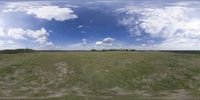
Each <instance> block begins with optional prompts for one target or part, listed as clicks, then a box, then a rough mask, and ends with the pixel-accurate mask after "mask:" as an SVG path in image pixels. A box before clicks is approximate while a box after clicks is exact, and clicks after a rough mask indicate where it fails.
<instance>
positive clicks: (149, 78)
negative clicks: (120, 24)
mask: <svg viewBox="0 0 200 100" xmlns="http://www.w3.org/2000/svg"><path fill="white" fill-rule="evenodd" d="M199 95H200V53H183V52H182V53H179V52H137V51H135V52H131V51H127V52H125V51H112V52H31V53H16V54H0V99H9V100H10V99H13V100H15V99H20V100H21V99H24V100H28V99H42V100H66V99H69V100H90V99H91V100H102V99H103V100H108V99H109V100H121V99H125V100H134V98H135V100H165V99H170V100H171V99H174V98H175V99H174V100H183V98H193V99H195V98H198V97H199ZM137 97H142V98H141V99H138V98H137ZM146 98H148V99H146ZM190 100H192V99H190ZM195 100H196V99H195Z"/></svg>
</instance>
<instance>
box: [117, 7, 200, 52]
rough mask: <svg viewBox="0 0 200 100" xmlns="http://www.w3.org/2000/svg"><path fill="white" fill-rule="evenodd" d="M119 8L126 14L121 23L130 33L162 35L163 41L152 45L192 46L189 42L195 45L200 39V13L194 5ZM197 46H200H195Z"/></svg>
mask: <svg viewBox="0 0 200 100" xmlns="http://www.w3.org/2000/svg"><path fill="white" fill-rule="evenodd" d="M117 12H118V13H120V14H122V13H123V14H124V16H123V17H122V18H121V19H120V20H119V24H121V25H124V26H126V27H127V29H128V30H129V32H130V34H131V36H133V37H142V36H144V35H146V34H147V35H148V36H149V37H150V38H161V39H162V40H163V41H161V42H160V43H158V42H154V43H153V45H151V46H155V47H156V48H159V49H184V48H187V49H190V48H189V47H190V46H188V45H192V46H194V45H196V43H199V42H200V28H199V27H200V15H199V14H197V13H196V12H199V9H197V8H195V7H185V6H184V7H182V6H165V7H146V8H145V7H144V8H140V7H132V6H131V7H130V6H128V7H125V8H121V9H118V10H117ZM183 42H184V43H183ZM169 44H170V45H174V46H173V47H174V48H170V47H169V46H170V45H169ZM148 46H149V45H148ZM171 47H172V46H171ZM197 47H200V46H196V47H195V48H197ZM195 48H194V47H193V49H195ZM199 49H200V48H199Z"/></svg>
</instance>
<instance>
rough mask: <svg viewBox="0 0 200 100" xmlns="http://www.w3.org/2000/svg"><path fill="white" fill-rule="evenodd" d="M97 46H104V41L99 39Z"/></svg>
mask: <svg viewBox="0 0 200 100" xmlns="http://www.w3.org/2000/svg"><path fill="white" fill-rule="evenodd" d="M95 46H103V41H97V42H96V45H95Z"/></svg>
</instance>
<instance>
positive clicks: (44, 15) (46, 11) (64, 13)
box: [2, 2, 78, 21]
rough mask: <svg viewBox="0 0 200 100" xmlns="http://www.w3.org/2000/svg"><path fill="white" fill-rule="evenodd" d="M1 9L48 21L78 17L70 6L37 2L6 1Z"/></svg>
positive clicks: (5, 11)
mask: <svg viewBox="0 0 200 100" xmlns="http://www.w3.org/2000/svg"><path fill="white" fill-rule="evenodd" d="M2 11H3V12H4V13H9V12H25V13H26V14H28V15H33V16H35V17H36V18H40V19H45V20H49V21H50V20H56V21H65V20H70V19H76V18H78V16H77V15H76V14H74V11H73V10H72V9H70V8H67V7H63V8H61V7H59V6H52V5H47V4H37V3H22V2H20V3H8V4H7V5H6V6H5V7H4V9H3V10H2Z"/></svg>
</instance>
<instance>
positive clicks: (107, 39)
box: [96, 37, 115, 46]
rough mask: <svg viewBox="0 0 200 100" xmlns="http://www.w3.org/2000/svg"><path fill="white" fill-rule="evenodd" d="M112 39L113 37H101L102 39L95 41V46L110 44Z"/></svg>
mask: <svg viewBox="0 0 200 100" xmlns="http://www.w3.org/2000/svg"><path fill="white" fill-rule="evenodd" d="M114 40H115V39H114V38H111V37H108V38H105V39H103V40H102V41H97V42H96V46H112V44H113V42H114Z"/></svg>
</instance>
